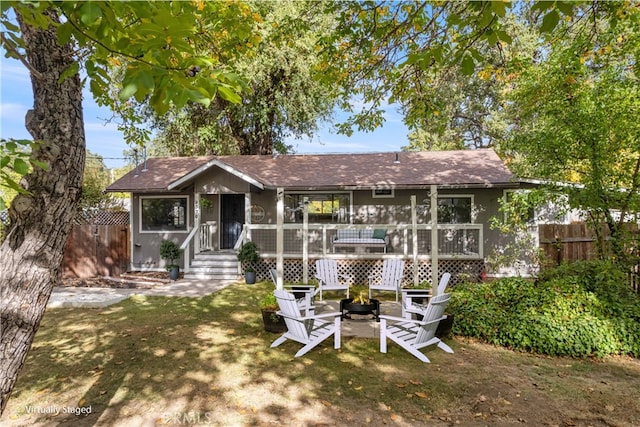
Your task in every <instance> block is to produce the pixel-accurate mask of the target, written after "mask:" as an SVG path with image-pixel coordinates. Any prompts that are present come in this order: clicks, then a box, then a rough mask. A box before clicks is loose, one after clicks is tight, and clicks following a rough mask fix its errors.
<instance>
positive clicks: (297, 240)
mask: <svg viewBox="0 0 640 427" xmlns="http://www.w3.org/2000/svg"><path fill="white" fill-rule="evenodd" d="M341 229H350V230H358V229H385V230H386V239H387V251H386V253H383V251H382V250H380V249H374V248H366V247H364V246H363V247H359V246H357V247H353V248H345V247H339V248H334V247H333V241H334V239H335V237H336V235H337V230H341ZM243 231H244V233H243V234H245V235H251V240H252V241H253V242H255V243H256V244H257V245H258V250H259V252H260V254H261V256H262V257H264V258H272V257H275V256H276V255H277V248H276V231H277V226H276V225H275V224H246V225H245V228H244V230H243ZM202 232H203V233H204V232H207V230H206V229H203V230H202ZM283 232H284V257H285V258H299V257H300V256H301V254H302V252H303V246H304V245H303V241H302V239H303V225H302V224H284V225H283ZM414 233H415V234H416V237H417V239H415V240H414ZM307 236H308V237H307V240H308V245H307V248H308V249H307V250H308V254H309V256H310V257H315V256H323V257H326V256H332V255H335V256H339V257H341V258H344V257H347V258H351V257H356V258H380V257H381V256H383V257H397V256H399V255H401V256H404V257H409V256H411V255H412V254H413V245H414V241H415V242H416V243H415V244H417V248H418V251H417V252H418V256H419V257H420V258H430V256H431V253H432V250H431V225H429V224H418V225H416V226H415V230H414V229H413V227H412V226H411V224H375V225H372V224H366V225H360V224H359V225H345V224H311V223H310V224H308V232H307ZM483 241H484V236H483V226H482V224H438V254H439V256H440V257H445V258H446V257H455V258H461V259H462V258H467V259H482V258H483V256H484V254H483V244H482V242H483ZM202 248H203V249H204V246H202Z"/></svg>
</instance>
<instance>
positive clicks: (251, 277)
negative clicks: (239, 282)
mask: <svg viewBox="0 0 640 427" xmlns="http://www.w3.org/2000/svg"><path fill="white" fill-rule="evenodd" d="M244 281H245V282H246V283H247V285H253V284H254V283H256V272H255V271H245V272H244Z"/></svg>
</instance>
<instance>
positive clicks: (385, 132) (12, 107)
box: [0, 52, 408, 168]
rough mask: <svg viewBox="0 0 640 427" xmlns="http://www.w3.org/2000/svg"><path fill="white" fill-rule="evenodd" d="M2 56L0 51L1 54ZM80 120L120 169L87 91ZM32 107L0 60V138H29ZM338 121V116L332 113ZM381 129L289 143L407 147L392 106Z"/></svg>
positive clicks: (21, 79)
mask: <svg viewBox="0 0 640 427" xmlns="http://www.w3.org/2000/svg"><path fill="white" fill-rule="evenodd" d="M2 53H4V52H2ZM83 105H84V121H85V135H86V139H87V148H88V149H89V150H90V151H91V152H93V153H97V154H99V155H101V156H103V157H104V158H105V164H106V165H107V167H109V168H113V167H120V166H123V165H124V163H125V160H124V159H122V157H123V151H124V150H126V149H127V148H128V146H127V144H126V142H125V141H124V138H123V136H122V134H121V133H120V132H119V131H118V130H117V128H116V125H115V124H113V123H107V119H109V117H111V113H110V111H109V110H108V109H105V108H101V107H98V106H97V105H96V104H95V102H93V98H92V97H91V94H90V92H89V91H88V90H85V92H84V104H83ZM32 106H33V93H32V90H31V81H30V79H29V74H28V72H27V70H26V68H25V67H24V66H23V65H22V64H21V63H20V62H19V61H17V60H14V59H7V58H4V57H2V59H1V60H0V137H1V138H4V139H9V138H14V139H31V136H30V135H29V133H28V132H27V130H26V129H25V127H24V117H25V114H26V112H27V110H28V109H29V108H31V107H32ZM336 117H337V119H340V114H336ZM386 119H387V120H386V122H385V124H384V126H383V127H382V128H380V129H378V130H376V131H375V132H372V133H362V132H356V133H354V134H353V135H352V136H351V137H346V136H344V135H338V134H336V133H335V132H332V131H331V125H330V124H327V125H325V126H324V127H323V128H322V129H321V130H320V132H319V133H318V134H317V135H316V136H314V138H313V139H312V140H309V139H304V140H291V141H287V142H288V143H289V144H292V145H293V147H294V150H295V152H296V153H360V152H392V151H399V150H400V149H401V147H403V146H405V145H407V143H408V141H407V129H406V127H405V126H404V124H403V123H402V117H401V116H400V114H398V113H397V112H396V110H395V108H393V107H388V108H386Z"/></svg>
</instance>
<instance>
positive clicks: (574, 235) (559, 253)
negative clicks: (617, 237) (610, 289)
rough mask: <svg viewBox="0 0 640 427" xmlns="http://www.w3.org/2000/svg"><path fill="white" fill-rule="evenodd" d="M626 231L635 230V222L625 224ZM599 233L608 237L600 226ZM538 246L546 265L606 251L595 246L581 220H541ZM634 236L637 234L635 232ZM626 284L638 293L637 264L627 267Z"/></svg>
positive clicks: (586, 258)
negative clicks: (572, 221) (543, 222)
mask: <svg viewBox="0 0 640 427" xmlns="http://www.w3.org/2000/svg"><path fill="white" fill-rule="evenodd" d="M627 227H628V229H629V231H632V232H634V233H636V235H637V234H638V226H637V225H635V224H628V225H627ZM602 235H603V236H605V238H604V240H605V241H606V240H608V231H607V229H606V227H603V231H602ZM538 236H539V242H540V249H541V250H542V252H543V257H542V267H543V268H549V267H554V266H557V265H560V264H561V263H563V262H567V263H571V262H575V261H586V260H591V259H596V258H597V257H598V253H600V252H604V253H606V250H607V248H598V246H597V245H598V244H599V243H598V241H597V239H596V235H595V232H594V231H593V230H592V229H591V228H589V227H588V226H587V224H586V223H584V222H580V223H575V224H544V225H540V226H539V227H538ZM636 238H637V236H636ZM629 284H630V285H631V287H632V288H633V289H634V290H635V291H636V292H637V293H639V294H640V265H637V264H636V265H633V264H632V266H631V267H630V270H629Z"/></svg>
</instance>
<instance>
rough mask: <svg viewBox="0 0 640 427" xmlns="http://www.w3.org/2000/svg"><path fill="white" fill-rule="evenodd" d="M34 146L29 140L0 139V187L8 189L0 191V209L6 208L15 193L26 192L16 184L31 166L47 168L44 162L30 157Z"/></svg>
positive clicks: (26, 192)
mask: <svg viewBox="0 0 640 427" xmlns="http://www.w3.org/2000/svg"><path fill="white" fill-rule="evenodd" d="M35 147H36V143H34V142H32V141H29V140H24V139H21V140H17V139H9V140H5V139H2V140H0V187H4V188H5V189H8V190H10V191H0V195H1V197H0V210H4V209H6V206H7V204H8V203H9V202H10V201H11V199H12V198H13V196H15V194H28V191H26V190H25V189H24V188H23V187H22V186H21V185H20V184H18V181H20V177H22V176H23V175H26V174H27V173H29V171H30V170H31V168H32V167H37V168H40V169H42V170H46V169H47V165H46V164H44V163H42V162H39V161H36V160H34V159H32V157H31V153H32V150H33V149H34V148H35ZM5 193H6V194H5Z"/></svg>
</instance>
